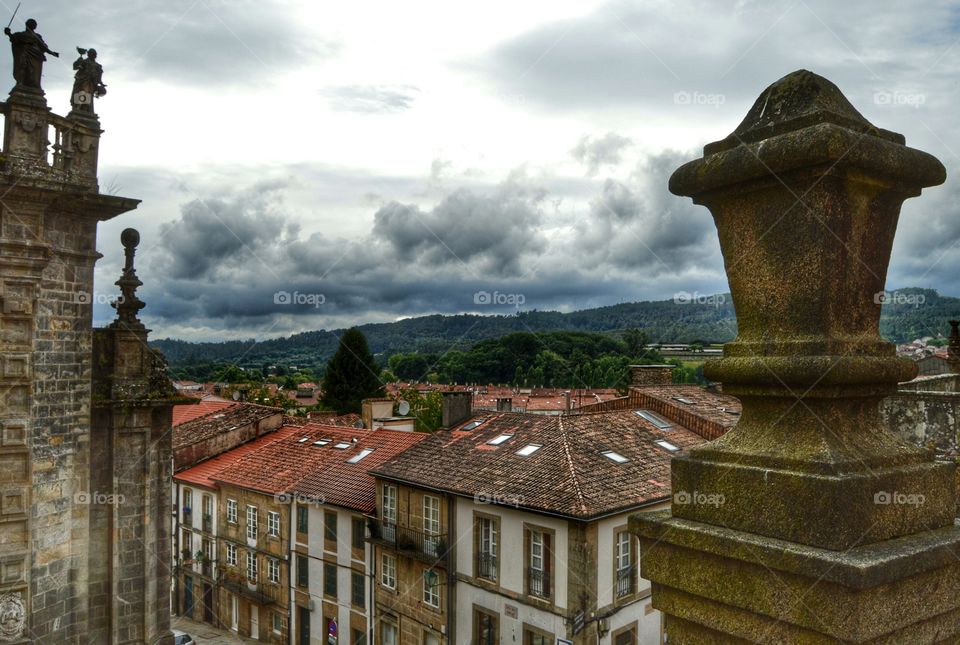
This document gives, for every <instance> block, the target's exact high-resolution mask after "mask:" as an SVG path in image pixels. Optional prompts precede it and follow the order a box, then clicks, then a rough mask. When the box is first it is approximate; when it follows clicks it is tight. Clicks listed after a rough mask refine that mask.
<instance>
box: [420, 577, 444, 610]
mask: <svg viewBox="0 0 960 645" xmlns="http://www.w3.org/2000/svg"><path fill="white" fill-rule="evenodd" d="M420 577H421V578H422V579H423V603H424V604H425V605H427V606H429V607H433V608H434V609H440V589H439V586H440V585H437V584H434V585H431V584H430V583H429V582H428V580H429V578H428V576H426V575H422V576H420Z"/></svg>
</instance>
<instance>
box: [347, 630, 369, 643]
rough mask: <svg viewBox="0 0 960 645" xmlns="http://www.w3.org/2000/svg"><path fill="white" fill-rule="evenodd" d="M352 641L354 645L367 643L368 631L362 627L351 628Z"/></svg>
mask: <svg viewBox="0 0 960 645" xmlns="http://www.w3.org/2000/svg"><path fill="white" fill-rule="evenodd" d="M350 642H351V643H352V645H367V633H366V632H365V631H363V630H362V629H351V630H350Z"/></svg>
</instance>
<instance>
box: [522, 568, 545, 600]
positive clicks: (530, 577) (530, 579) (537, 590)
mask: <svg viewBox="0 0 960 645" xmlns="http://www.w3.org/2000/svg"><path fill="white" fill-rule="evenodd" d="M527 593H528V594H530V595H531V596H535V597H537V598H544V599H546V600H549V599H550V573H549V572H547V571H544V570H542V569H534V568H533V567H527Z"/></svg>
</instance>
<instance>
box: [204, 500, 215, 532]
mask: <svg viewBox="0 0 960 645" xmlns="http://www.w3.org/2000/svg"><path fill="white" fill-rule="evenodd" d="M212 521H213V498H212V497H210V496H209V495H204V496H203V530H204V531H208V532H209V531H212V530H213V529H212V528H211V527H210V522H212Z"/></svg>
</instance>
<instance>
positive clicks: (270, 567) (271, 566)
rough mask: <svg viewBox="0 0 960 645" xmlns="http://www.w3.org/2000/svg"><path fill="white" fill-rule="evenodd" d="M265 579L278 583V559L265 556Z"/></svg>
mask: <svg viewBox="0 0 960 645" xmlns="http://www.w3.org/2000/svg"><path fill="white" fill-rule="evenodd" d="M267 579H268V580H270V582H272V583H274V584H280V561H279V560H277V559H276V558H267Z"/></svg>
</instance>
